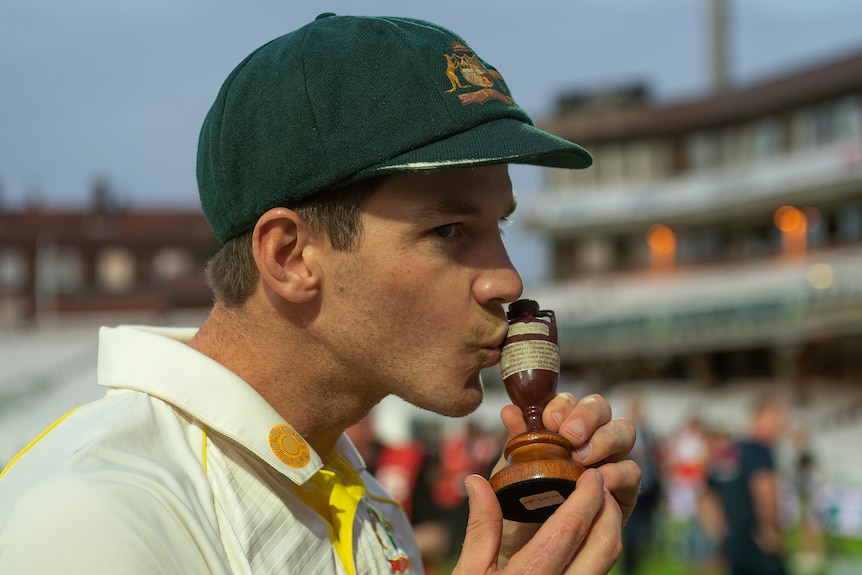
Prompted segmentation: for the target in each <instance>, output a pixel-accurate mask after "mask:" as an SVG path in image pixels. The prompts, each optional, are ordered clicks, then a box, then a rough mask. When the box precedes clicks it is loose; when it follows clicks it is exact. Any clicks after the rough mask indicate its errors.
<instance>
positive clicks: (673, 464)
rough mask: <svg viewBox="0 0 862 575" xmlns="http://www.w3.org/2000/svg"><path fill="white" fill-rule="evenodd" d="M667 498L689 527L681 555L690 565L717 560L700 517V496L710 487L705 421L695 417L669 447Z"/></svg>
mask: <svg viewBox="0 0 862 575" xmlns="http://www.w3.org/2000/svg"><path fill="white" fill-rule="evenodd" d="M666 459H667V463H666V470H665V471H666V474H667V486H666V489H665V495H666V498H667V503H668V508H669V509H670V513H671V515H673V516H674V517H675V518H676V519H679V520H681V521H682V522H683V523H684V524H685V532H684V535H683V537H684V538H683V541H682V546H683V547H682V549H681V554H682V558H683V560H684V561H685V562H686V563H691V564H702V563H705V562H707V561H709V560H711V559H712V558H713V555H714V545H713V544H712V542H711V540H710V538H709V537H708V536H707V534H706V532H704V530H703V528H702V525H701V522H700V521H699V518H698V513H697V505H698V497H699V495H700V493H701V492H702V491H703V489H704V487H705V485H706V477H707V466H708V462H709V444H708V440H707V434H706V431H705V429H704V425H703V421H702V420H701V419H700V417H698V416H693V417H691V418H690V419H689V420H688V421H687V422H686V424H685V425H684V426H683V427H681V428H680V429H678V430H677V431H676V432H675V433H673V434H672V435H671V437H670V438H669V440H668V445H667V447H666Z"/></svg>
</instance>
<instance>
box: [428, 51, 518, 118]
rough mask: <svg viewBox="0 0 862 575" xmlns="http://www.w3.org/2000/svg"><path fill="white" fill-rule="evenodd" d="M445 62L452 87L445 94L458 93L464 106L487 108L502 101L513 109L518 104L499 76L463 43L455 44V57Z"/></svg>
mask: <svg viewBox="0 0 862 575" xmlns="http://www.w3.org/2000/svg"><path fill="white" fill-rule="evenodd" d="M443 57H444V58H446V77H447V78H448V79H449V83H450V84H451V87H450V88H449V89H448V90H446V92H456V91H457V92H458V99H459V100H461V103H462V104H484V103H485V102H487V101H488V100H499V101H501V102H504V103H506V104H508V105H510V106H512V105H514V104H515V102H514V100H512V97H511V96H509V94H508V92H509V89H508V88H507V87H506V82H505V81H503V76H501V75H500V73H499V72H497V71H496V70H494V69H493V68H490V67H488V66H485V65H484V64H483V63H482V61H481V60H479V57H478V56H476V54H474V53H473V51H472V50H471V49H470V48H469V47H468V46H467V45H466V44H463V43H462V42H454V43H453V44H452V53H451V54H443Z"/></svg>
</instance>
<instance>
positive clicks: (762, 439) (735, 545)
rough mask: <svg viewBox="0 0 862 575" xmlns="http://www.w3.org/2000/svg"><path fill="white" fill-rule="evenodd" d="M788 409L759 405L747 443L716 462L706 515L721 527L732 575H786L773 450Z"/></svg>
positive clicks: (771, 401)
mask: <svg viewBox="0 0 862 575" xmlns="http://www.w3.org/2000/svg"><path fill="white" fill-rule="evenodd" d="M786 417H787V404H786V402H785V401H784V400H783V399H782V398H781V397H779V396H775V395H770V396H765V397H763V398H761V399H760V400H758V402H757V403H756V404H755V406H754V409H753V411H752V414H751V418H750V424H749V430H748V437H747V438H746V439H743V440H741V441H737V442H734V443H731V444H730V445H728V446H727V447H726V448H725V449H723V450H722V451H721V452H719V453H717V454H716V456H715V458H714V459H713V462H712V466H711V470H710V478H709V491H708V492H707V493H706V494H705V496H704V504H703V506H702V508H701V509H702V512H703V513H705V514H708V515H709V516H708V517H706V518H705V523H706V524H708V525H718V526H721V530H722V531H723V532H724V534H725V537H724V547H723V550H724V552H725V554H726V558H727V565H728V573H729V574H730V575H784V574H785V573H786V571H785V568H784V560H783V557H782V555H783V550H784V542H783V534H782V531H781V524H780V522H779V513H778V503H779V492H778V490H779V482H778V474H777V472H776V468H775V462H774V459H773V454H772V449H773V447H774V445H775V443H776V442H777V441H778V440H779V439H780V438H781V436H782V434H783V432H784V427H785V421H786Z"/></svg>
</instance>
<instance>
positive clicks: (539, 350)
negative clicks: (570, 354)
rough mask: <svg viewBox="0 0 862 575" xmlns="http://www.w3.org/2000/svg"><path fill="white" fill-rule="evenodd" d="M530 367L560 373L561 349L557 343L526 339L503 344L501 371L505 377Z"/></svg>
mask: <svg viewBox="0 0 862 575" xmlns="http://www.w3.org/2000/svg"><path fill="white" fill-rule="evenodd" d="M528 369H544V370H547V371H553V372H555V373H560V350H559V348H558V347H557V344H555V343H553V342H550V341H544V340H524V341H516V342H513V343H510V344H507V345H504V346H503V353H502V355H501V356H500V373H501V374H502V376H503V379H506V378H507V377H509V376H510V375H512V374H513V373H518V372H519V371H527V370H528Z"/></svg>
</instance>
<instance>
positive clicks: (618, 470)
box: [596, 459, 641, 524]
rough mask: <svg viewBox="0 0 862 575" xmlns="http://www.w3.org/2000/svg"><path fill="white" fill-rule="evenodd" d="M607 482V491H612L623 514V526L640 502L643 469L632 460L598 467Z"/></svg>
mask: <svg viewBox="0 0 862 575" xmlns="http://www.w3.org/2000/svg"><path fill="white" fill-rule="evenodd" d="M596 469H598V471H599V472H600V473H601V474H602V476H603V477H604V480H605V489H607V490H608V491H610V493H611V495H613V497H614V499H615V500H616V502H617V504H619V507H620V512H621V513H622V519H623V524H625V523H626V521H628V519H629V517H631V514H632V510H633V509H634V508H635V504H636V503H637V500H638V493H639V492H640V484H641V468H640V467H639V466H638V464H637V463H635V462H634V461H632V460H631V459H626V460H624V461H619V462H617V463H606V464H604V465H602V466H600V467H597V468H596Z"/></svg>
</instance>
